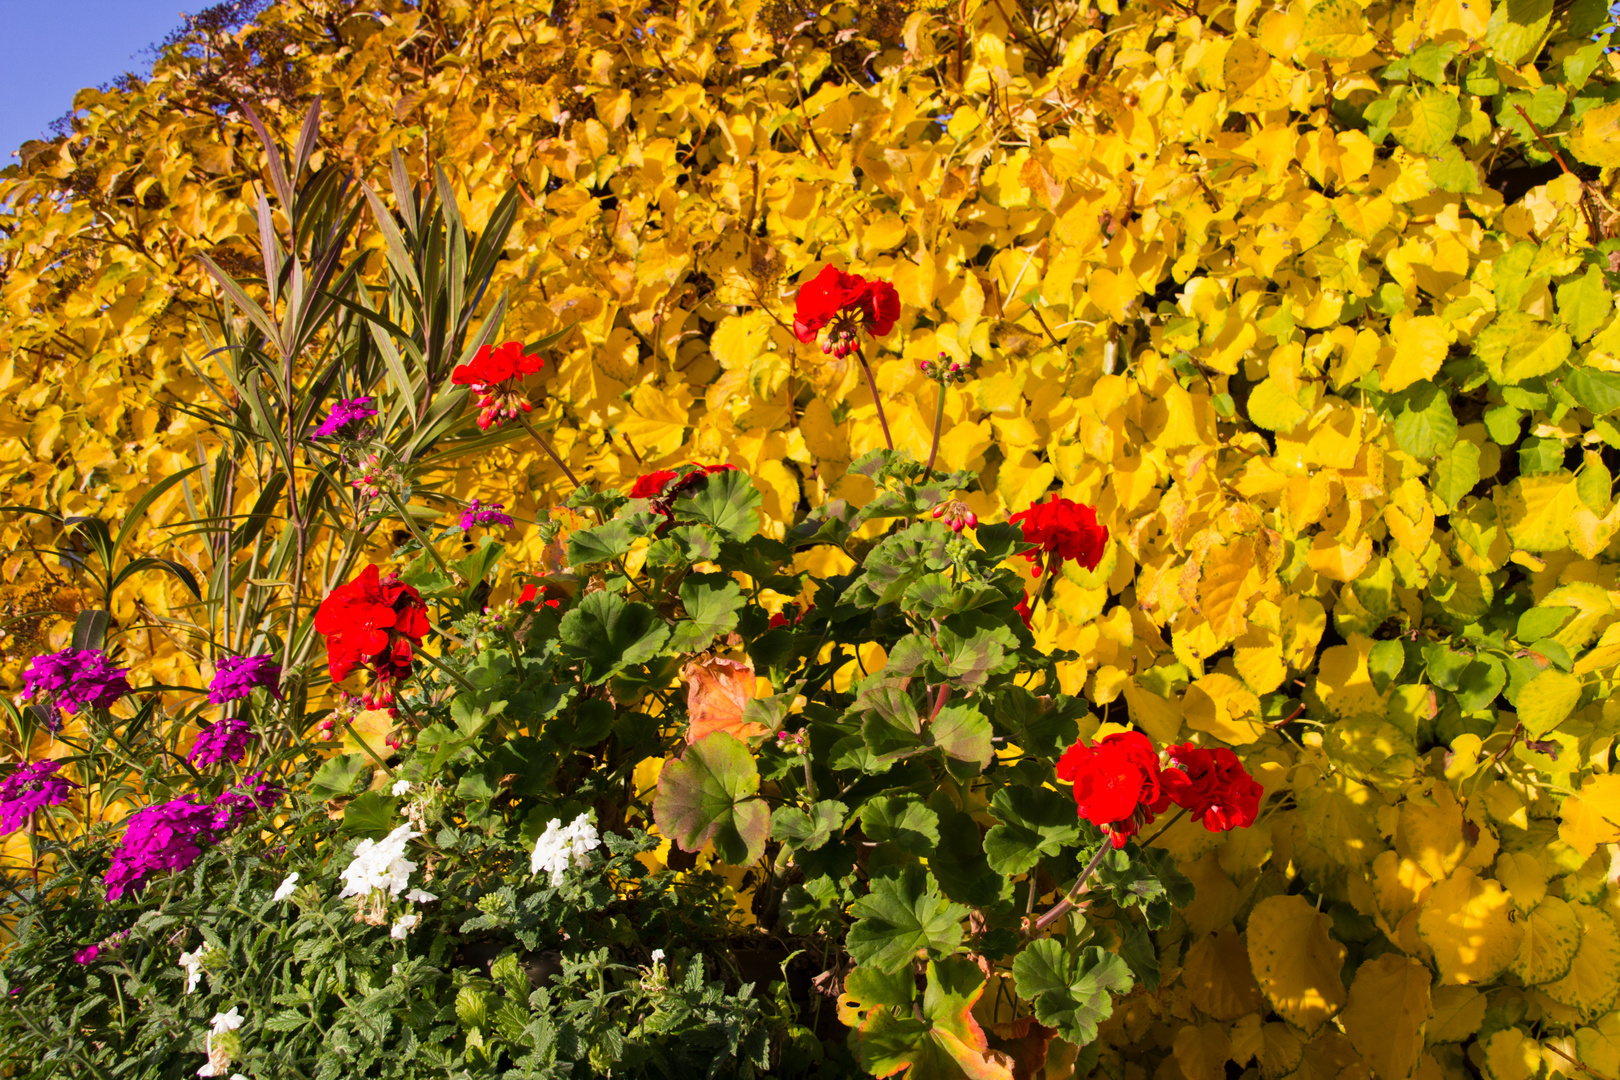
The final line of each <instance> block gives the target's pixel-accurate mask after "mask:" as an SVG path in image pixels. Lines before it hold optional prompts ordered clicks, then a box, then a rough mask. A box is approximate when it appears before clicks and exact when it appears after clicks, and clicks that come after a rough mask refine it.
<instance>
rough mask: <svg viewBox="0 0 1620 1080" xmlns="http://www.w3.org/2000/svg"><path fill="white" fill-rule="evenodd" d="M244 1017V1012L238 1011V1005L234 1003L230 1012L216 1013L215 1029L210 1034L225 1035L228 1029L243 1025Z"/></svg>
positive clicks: (232, 1029) (231, 1029)
mask: <svg viewBox="0 0 1620 1080" xmlns="http://www.w3.org/2000/svg"><path fill="white" fill-rule="evenodd" d="M243 1019H245V1018H244V1017H243V1016H242V1014H241V1013H239V1012H237V1011H236V1006H235V1005H232V1006H231V1011H230V1012H228V1013H215V1014H214V1030H213V1031H212V1032H210V1034H213V1035H223V1034H225V1033H226V1032H227V1031H235V1030H236V1029H237V1028H239V1027H241V1026H242V1021H243Z"/></svg>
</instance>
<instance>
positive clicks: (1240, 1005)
mask: <svg viewBox="0 0 1620 1080" xmlns="http://www.w3.org/2000/svg"><path fill="white" fill-rule="evenodd" d="M1201 903H1202V900H1199V901H1197V902H1195V904H1194V906H1195V907H1196V906H1199V905H1200V904H1201ZM1181 982H1182V985H1183V986H1185V987H1186V988H1187V996H1188V997H1189V998H1191V999H1192V1003H1193V1004H1194V1005H1195V1006H1197V1007H1198V1011H1199V1012H1202V1013H1204V1014H1206V1015H1208V1016H1212V1017H1214V1018H1215V1019H1216V1020H1236V1019H1237V1018H1238V1017H1240V1016H1243V1015H1245V1014H1248V1013H1253V1012H1259V1011H1260V1009H1261V1007H1262V1006H1264V1005H1265V999H1264V998H1263V997H1261V996H1260V987H1259V986H1258V985H1256V984H1255V981H1254V975H1253V974H1252V973H1251V972H1250V971H1249V963H1248V956H1247V954H1246V953H1245V951H1244V945H1243V935H1242V934H1240V933H1238V932H1237V931H1236V930H1233V929H1230V928H1228V929H1226V930H1220V931H1217V932H1216V933H1213V934H1210V935H1209V936H1207V937H1205V938H1203V939H1202V940H1200V941H1199V942H1198V943H1197V944H1196V945H1194V946H1193V947H1192V948H1190V949H1188V950H1187V958H1186V960H1184V961H1183V962H1182V968H1181Z"/></svg>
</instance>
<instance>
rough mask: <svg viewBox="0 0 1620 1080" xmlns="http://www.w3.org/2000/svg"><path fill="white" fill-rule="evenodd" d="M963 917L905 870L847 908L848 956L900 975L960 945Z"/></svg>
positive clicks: (921, 875)
mask: <svg viewBox="0 0 1620 1080" xmlns="http://www.w3.org/2000/svg"><path fill="white" fill-rule="evenodd" d="M667 768H668V767H667V766H666V769H667ZM967 913H968V909H967V908H965V907H963V906H961V905H960V904H953V903H951V902H950V901H949V900H947V899H945V898H944V897H943V896H941V895H940V894H939V892H938V891H937V888H936V885H935V882H934V876H933V875H932V874H930V873H929V872H928V871H927V870H925V869H923V868H922V867H921V866H915V865H913V866H907V867H904V868H903V869H902V870H901V871H900V873H899V874H898V875H896V876H894V877H882V878H876V879H874V880H873V882H872V891H871V892H870V893H868V894H867V895H865V896H863V897H861V898H860V899H859V900H857V901H855V903H854V904H852V905H851V906H850V914H852V915H854V916H855V917H856V919H858V920H859V921H858V922H856V924H855V925H854V926H852V927H851V928H850V931H849V939H848V949H849V955H850V957H851V958H853V959H854V961H855V962H856V963H857V964H870V965H871V966H872V967H874V968H877V969H878V970H879V971H899V970H900V969H901V968H903V967H905V966H907V965H908V964H910V963H911V961H912V960H913V959H914V958H915V957H917V956H920V955H939V954H945V953H949V952H951V951H952V950H954V949H955V948H956V947H957V946H958V945H960V944H961V943H962V920H963V919H964V918H966V917H967Z"/></svg>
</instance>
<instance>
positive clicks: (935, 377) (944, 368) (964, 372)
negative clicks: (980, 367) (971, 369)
mask: <svg viewBox="0 0 1620 1080" xmlns="http://www.w3.org/2000/svg"><path fill="white" fill-rule="evenodd" d="M918 367H920V368H921V369H922V373H923V377H924V378H927V379H930V380H932V381H934V382H937V383H939V384H940V385H941V386H945V385H948V384H950V383H959V382H967V379H968V365H967V364H963V363H959V362H957V361H955V360H952V359H951V358H950V354H949V353H943V352H942V353H940V354H939V359H938V360H924V361H923V362H922V363H921V364H919V365H918Z"/></svg>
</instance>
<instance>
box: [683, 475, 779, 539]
mask: <svg viewBox="0 0 1620 1080" xmlns="http://www.w3.org/2000/svg"><path fill="white" fill-rule="evenodd" d="M760 502H761V498H760V494H759V490H758V489H757V488H755V487H754V482H753V481H752V480H750V479H749V478H748V476H747V475H746V474H744V473H740V472H722V473H715V474H713V475H712V476H709V477H708V478H707V479H705V480H702V481H699V483H698V485H697V486H696V487H695V488H693V489H692V490H691V491H690V492H688V493H686V494H684V495H682V496H681V497H680V498H678V499H676V500H675V506H674V511H675V516H676V517H678V518H682V519H687V520H691V521H697V522H699V523H701V524H704V525H708V526H710V527H712V528H714V529H717V530H719V531H720V532H722V533H725V534H726V535H727V536H729V537H731V538H732V539H733V540H738V541H741V540H747V539H748V538H749V537H751V536H753V535H754V534H755V533H757V532H758V531H759V505H760Z"/></svg>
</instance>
